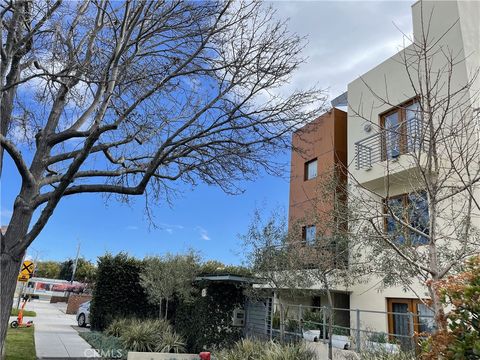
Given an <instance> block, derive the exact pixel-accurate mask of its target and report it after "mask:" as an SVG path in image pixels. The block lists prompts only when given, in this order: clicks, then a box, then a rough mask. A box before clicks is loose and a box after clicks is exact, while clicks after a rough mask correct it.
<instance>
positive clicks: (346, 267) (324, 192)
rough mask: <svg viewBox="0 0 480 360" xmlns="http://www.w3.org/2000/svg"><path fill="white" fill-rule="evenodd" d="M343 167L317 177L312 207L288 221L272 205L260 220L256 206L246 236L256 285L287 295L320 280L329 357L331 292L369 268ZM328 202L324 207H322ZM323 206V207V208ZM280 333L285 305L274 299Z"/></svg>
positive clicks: (282, 336) (330, 356) (281, 332)
mask: <svg viewBox="0 0 480 360" xmlns="http://www.w3.org/2000/svg"><path fill="white" fill-rule="evenodd" d="M341 174H343V175H345V171H344V169H343V170H340V169H332V171H328V170H326V171H325V175H323V176H319V178H318V183H317V186H316V194H315V196H314V198H313V199H310V200H309V201H310V202H311V204H310V206H311V210H310V211H307V212H306V213H305V214H304V216H302V217H300V218H297V219H295V220H294V221H293V222H292V223H291V224H290V226H287V222H286V220H285V219H286V216H285V214H283V213H282V211H281V210H275V211H273V212H272V214H271V215H270V216H269V217H268V218H266V219H264V217H263V216H262V214H261V213H260V211H259V210H256V211H255V212H254V216H253V221H252V223H251V224H250V227H249V230H248V232H247V234H246V235H243V236H242V239H243V240H244V244H245V246H246V252H245V253H246V254H247V260H248V262H249V265H250V267H251V268H252V270H253V272H254V273H255V274H256V275H257V276H258V277H259V278H263V279H264V283H263V284H262V285H261V286H260V287H259V289H260V290H262V289H264V288H268V289H271V290H273V291H276V292H278V293H283V294H290V295H292V296H295V295H297V296H298V295H301V294H302V293H311V291H312V290H311V289H312V286H314V285H315V286H318V285H320V288H321V290H320V291H321V292H322V293H324V294H326V296H327V301H328V305H327V306H326V310H327V319H328V334H329V336H328V338H329V359H332V358H333V350H332V334H333V328H334V324H333V322H334V313H333V308H334V302H333V292H334V291H335V290H339V289H347V288H348V287H349V286H352V285H353V284H355V283H356V282H358V281H362V280H363V277H364V275H365V274H366V273H368V270H369V263H368V262H365V259H364V258H363V253H364V252H363V249H362V247H363V243H361V242H357V241H356V239H357V238H358V234H355V233H353V231H354V230H355V229H358V228H357V227H354V226H348V225H349V221H351V222H353V221H355V220H356V218H355V216H356V214H355V213H353V212H352V209H354V207H352V206H348V204H347V201H346V200H347V199H346V195H347V192H346V183H345V179H344V176H342V178H339V176H338V175H341ZM325 203H328V206H325ZM322 209H323V210H322ZM305 224H314V225H315V233H314V234H313V235H312V237H311V238H310V237H309V236H307V234H306V233H305V232H306V227H305ZM278 305H279V309H280V338H281V340H282V341H283V339H284V333H285V321H286V319H285V308H284V306H283V303H282V302H281V301H280V302H279V304H278Z"/></svg>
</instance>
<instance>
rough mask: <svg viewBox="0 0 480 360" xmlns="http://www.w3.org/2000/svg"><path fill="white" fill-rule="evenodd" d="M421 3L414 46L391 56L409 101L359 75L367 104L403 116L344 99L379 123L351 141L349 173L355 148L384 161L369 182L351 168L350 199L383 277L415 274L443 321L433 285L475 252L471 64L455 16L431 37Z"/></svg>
mask: <svg viewBox="0 0 480 360" xmlns="http://www.w3.org/2000/svg"><path fill="white" fill-rule="evenodd" d="M420 6H422V9H421V11H422V14H421V16H422V29H421V30H422V34H421V35H420V36H416V38H415V39H410V40H411V42H412V44H411V45H409V46H407V47H405V48H404V49H403V50H402V51H401V52H400V53H399V54H398V55H397V56H396V59H397V62H398V64H399V69H400V70H401V71H402V74H403V76H404V77H405V79H407V80H408V83H409V88H408V89H405V94H406V100H407V99H411V100H410V101H409V102H406V103H405V104H402V105H399V104H396V103H394V101H392V100H391V99H390V96H389V91H388V82H387V84H386V85H387V86H386V87H385V89H383V90H379V89H378V88H375V87H374V86H372V84H369V83H368V81H367V80H363V82H364V85H365V88H366V89H368V90H367V91H368V92H370V93H371V94H373V97H374V98H375V103H376V104H375V106H376V107H377V106H384V107H385V106H389V107H391V108H392V109H394V110H393V113H395V112H398V114H401V118H402V119H403V122H399V123H398V124H393V123H392V124H390V123H388V119H387V122H386V123H384V125H382V124H378V123H377V119H372V117H371V116H370V115H371V114H368V113H367V111H368V109H366V106H365V104H363V103H362V104H361V106H358V107H352V106H351V107H350V110H349V111H352V112H353V113H354V115H355V116H356V117H358V118H359V119H363V120H364V121H368V122H370V123H371V125H372V126H373V127H374V129H375V130H376V131H377V135H375V136H374V137H371V139H374V138H375V139H376V140H375V144H374V143H373V142H371V141H373V140H369V141H370V142H371V143H370V145H369V144H366V143H361V144H360V143H359V144H358V145H357V154H356V156H357V168H358V169H357V171H358V170H362V166H365V164H363V160H362V156H364V155H366V154H367V153H368V152H369V154H370V156H371V155H372V154H373V155H375V154H374V153H373V152H372V151H375V149H374V148H372V146H374V147H375V146H376V147H377V148H376V149H380V152H379V153H378V154H379V157H378V158H377V161H378V163H380V164H381V165H375V164H372V163H370V164H366V167H367V168H368V167H372V166H382V171H384V173H385V176H384V180H383V184H382V185H381V186H380V187H377V188H376V189H373V188H372V187H369V186H365V185H364V184H363V183H362V181H359V179H358V176H356V175H357V174H358V173H357V172H354V171H351V173H350V180H351V183H352V184H354V185H356V189H355V190H354V191H351V192H350V193H349V199H355V201H356V203H357V204H360V207H359V209H362V212H363V215H362V216H361V217H362V220H363V224H362V225H359V226H360V228H361V231H359V233H360V234H363V235H364V236H363V238H364V240H365V243H366V244H367V245H368V246H369V247H370V251H367V252H366V256H367V257H369V258H370V259H371V260H372V264H376V265H377V267H376V271H377V272H378V274H379V275H380V276H381V277H382V279H383V282H384V285H386V286H391V285H401V286H403V287H404V288H406V289H410V290H413V287H412V284H413V281H414V280H415V279H416V280H418V281H420V283H422V284H424V285H425V286H426V289H428V293H429V297H430V299H431V301H425V300H426V299H425V296H424V294H422V293H417V296H418V297H419V299H421V300H423V301H425V303H426V304H427V305H428V306H431V309H432V310H433V311H434V313H435V318H436V326H437V327H438V328H440V329H441V328H442V326H444V325H443V324H444V322H443V321H441V319H443V318H444V308H443V305H442V304H441V302H440V299H439V297H438V291H437V289H436V288H435V287H436V284H437V282H438V281H439V280H441V279H444V278H445V277H446V276H447V275H449V274H451V273H452V272H454V271H455V270H456V268H457V267H458V266H459V265H461V264H462V263H463V262H464V260H465V259H466V258H468V257H470V256H472V255H474V254H476V253H478V251H480V236H479V235H480V234H479V231H478V221H477V220H476V218H477V216H478V214H479V211H480V204H479V200H478V183H479V181H480V142H479V134H480V133H479V127H478V126H479V117H478V115H479V114H478V109H476V108H475V107H476V106H478V100H479V98H478V89H477V88H476V87H475V84H476V82H477V74H478V69H469V68H468V67H467V66H466V65H465V55H464V54H463V51H462V50H459V49H454V48H453V47H451V46H450V45H449V42H448V37H449V36H450V34H451V32H452V31H453V30H454V29H455V28H456V27H458V26H459V23H458V22H454V23H452V24H447V26H448V28H446V29H445V32H444V33H443V34H440V36H438V35H437V36H436V37H434V36H433V35H432V34H433V33H434V32H433V30H432V29H431V28H430V26H431V23H432V18H434V17H435V14H434V10H432V11H424V9H423V6H424V5H423V4H420ZM417 35H418V34H417ZM463 79H465V80H463ZM371 110H373V109H371ZM385 124H386V125H385ZM363 159H365V158H363ZM363 169H364V168H363ZM374 171H375V170H374ZM399 184H400V185H401V187H402V189H403V190H402V191H401V193H403V194H402V195H400V196H398V194H399ZM395 186H396V189H395Z"/></svg>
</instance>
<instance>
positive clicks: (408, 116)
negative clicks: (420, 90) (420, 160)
mask: <svg viewBox="0 0 480 360" xmlns="http://www.w3.org/2000/svg"><path fill="white" fill-rule="evenodd" d="M421 118H422V117H421V109H420V104H419V102H418V101H417V100H414V101H409V102H407V103H405V104H402V105H399V106H398V107H397V108H396V109H395V110H392V111H389V112H388V113H386V114H385V115H383V116H382V117H381V121H380V124H381V126H382V128H383V130H384V133H383V134H384V135H383V139H382V141H383V155H382V158H383V160H388V159H395V158H397V157H399V156H400V155H401V154H405V153H408V152H411V151H414V150H417V149H419V148H420V145H421V143H422V141H423V139H422V134H423V131H422V122H421Z"/></svg>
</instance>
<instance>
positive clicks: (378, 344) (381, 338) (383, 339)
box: [365, 332, 400, 354]
mask: <svg viewBox="0 0 480 360" xmlns="http://www.w3.org/2000/svg"><path fill="white" fill-rule="evenodd" d="M365 347H366V348H367V349H369V350H372V351H386V352H388V353H390V354H396V353H398V352H399V351H400V346H398V344H396V343H395V342H393V341H390V339H389V338H388V335H387V334H385V333H383V332H382V333H379V332H375V333H372V334H370V335H369V336H368V340H367V341H366V342H365Z"/></svg>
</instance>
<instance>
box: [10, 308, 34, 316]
mask: <svg viewBox="0 0 480 360" xmlns="http://www.w3.org/2000/svg"><path fill="white" fill-rule="evenodd" d="M17 315H18V309H12V311H10V316H17ZM23 316H30V317H33V316H37V313H36V312H35V311H32V310H23Z"/></svg>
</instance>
